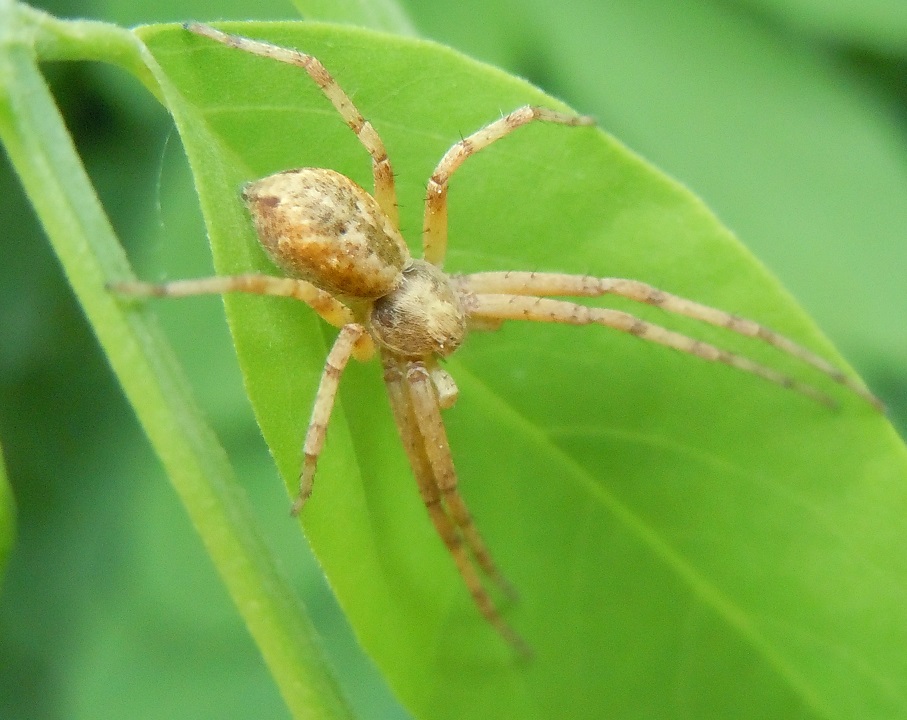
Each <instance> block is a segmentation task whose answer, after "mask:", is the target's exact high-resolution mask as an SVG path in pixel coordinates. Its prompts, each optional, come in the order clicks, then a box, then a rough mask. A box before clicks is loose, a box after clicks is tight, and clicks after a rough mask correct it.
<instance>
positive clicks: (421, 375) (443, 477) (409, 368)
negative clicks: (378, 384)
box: [382, 352, 532, 657]
mask: <svg viewBox="0 0 907 720" xmlns="http://www.w3.org/2000/svg"><path fill="white" fill-rule="evenodd" d="M382 356H383V363H384V379H385V383H386V384H387V391H388V397H389V399H390V404H391V408H392V410H393V413H394V420H395V422H396V424H397V427H398V429H399V431H400V437H401V440H402V441H403V447H404V449H405V450H406V454H407V457H408V459H409V462H410V466H411V467H412V470H413V474H414V475H415V478H416V483H417V484H418V486H419V494H420V495H421V497H422V501H423V502H424V503H425V507H426V509H427V510H428V514H429V517H430V518H431V521H432V523H433V524H434V526H435V530H436V531H437V533H438V535H439V536H440V537H441V539H442V540H443V542H444V545H445V546H446V548H447V550H448V552H449V553H450V555H451V557H452V558H453V560H454V563H455V564H456V566H457V570H458V571H459V572H460V576H461V577H462V578H463V582H464V583H465V584H466V587H467V589H468V590H469V593H470V595H471V596H472V598H473V601H474V602H475V604H476V606H477V607H478V609H479V611H480V612H481V613H482V615H483V616H484V617H485V619H486V620H488V622H489V623H490V624H491V625H492V627H494V628H495V630H497V631H498V633H499V634H500V635H501V636H502V637H503V638H504V639H505V640H507V642H508V643H510V645H512V646H513V647H514V648H515V649H516V650H517V652H518V653H519V654H520V655H523V656H524V657H529V656H531V655H532V650H531V648H530V647H529V645H528V644H527V643H526V641H525V640H523V638H522V637H521V636H520V635H519V634H518V633H517V632H516V631H515V630H514V629H513V628H512V627H511V626H510V625H509V624H508V623H507V622H506V621H505V620H504V619H503V617H501V614H500V612H499V611H498V609H497V607H496V606H495V604H494V602H493V601H492V599H491V597H490V596H489V595H488V593H487V592H486V590H485V587H484V586H483V584H482V581H481V578H480V577H479V575H478V573H477V572H476V568H475V567H474V566H473V564H472V562H471V560H470V557H469V553H472V556H473V558H474V559H475V561H476V563H477V564H478V565H479V566H480V567H481V568H482V570H483V571H485V573H486V574H487V575H488V576H489V577H490V578H491V579H492V580H493V581H495V582H496V583H497V584H498V585H499V586H500V587H501V588H502V589H503V590H504V591H505V592H506V593H507V594H508V595H510V596H511V597H513V596H514V595H515V593H514V591H513V589H512V587H511V586H510V584H509V583H508V582H507V581H506V579H505V578H504V577H503V575H502V574H501V572H500V571H499V570H498V568H497V566H496V565H495V564H494V561H493V560H492V559H491V556H490V554H489V553H488V550H487V548H486V546H485V543H484V541H483V540H482V538H481V536H480V535H479V533H478V531H477V530H476V528H475V525H474V523H473V520H472V516H471V514H470V513H469V510H468V509H467V508H466V504H465V502H464V501H463V498H462V496H461V495H460V493H459V491H458V490H457V479H456V473H455V470H454V467H453V460H452V458H451V455H450V447H449V445H448V443H447V434H446V432H445V430H444V424H443V420H442V419H441V412H440V406H439V404H438V395H437V390H436V388H435V387H434V383H433V382H432V377H431V374H430V371H429V369H428V368H426V365H425V363H423V362H421V361H405V360H402V359H400V358H397V357H395V356H393V355H392V354H390V353H387V352H385V353H382ZM467 549H468V552H467Z"/></svg>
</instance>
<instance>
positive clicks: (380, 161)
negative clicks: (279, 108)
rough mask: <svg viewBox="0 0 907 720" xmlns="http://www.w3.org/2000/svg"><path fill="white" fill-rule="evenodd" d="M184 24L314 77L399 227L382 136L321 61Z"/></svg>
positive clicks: (383, 206)
mask: <svg viewBox="0 0 907 720" xmlns="http://www.w3.org/2000/svg"><path fill="white" fill-rule="evenodd" d="M183 27H185V28H186V30H189V31H190V32H193V33H195V34H196V35H201V36H203V37H206V38H209V39H211V40H215V41H216V42H219V43H221V44H223V45H226V46H228V47H232V48H236V49H237V50H242V51H244V52H248V53H252V54H253V55H259V56H261V57H266V58H271V59H272V60H277V61H279V62H282V63H287V64H289V65H295V66H296V67H300V68H302V69H303V70H305V71H306V72H307V73H308V74H309V77H311V78H312V80H314V81H315V84H316V85H317V86H318V87H319V88H320V89H321V92H323V93H324V95H325V97H327V99H328V100H330V101H331V104H332V105H333V106H334V108H335V109H336V110H337V112H338V113H340V115H341V117H342V118H343V120H344V121H345V122H346V124H347V125H349V127H350V129H351V130H352V131H353V132H354V133H356V137H357V138H359V142H361V143H362V145H363V146H364V147H365V149H366V150H367V151H368V154H369V155H371V156H372V175H373V176H374V179H375V199H376V200H377V201H378V204H379V205H380V206H381V209H382V210H383V211H384V214H385V215H387V216H388V217H389V218H390V219H391V221H392V222H393V225H394V227H395V228H398V227H399V224H400V223H399V219H398V213H397V193H396V190H395V189H394V173H393V170H392V168H391V162H390V159H389V158H388V157H387V150H386V149H385V147H384V142H383V141H382V140H381V137H380V136H379V135H378V133H377V132H376V131H375V128H373V127H372V124H371V123H370V122H368V120H366V119H365V118H364V117H363V116H362V113H360V112H359V110H358V109H357V108H356V106H355V105H354V104H353V101H352V100H351V99H350V98H349V96H348V95H347V94H346V93H345V92H344V91H343V89H342V88H341V87H340V85H338V84H337V81H336V80H334V78H333V77H332V76H331V74H330V73H329V72H328V71H327V69H326V68H325V67H324V65H322V64H321V62H320V61H319V60H318V59H317V58H315V57H312V56H311V55H307V54H306V53H303V52H300V51H299V50H293V49H291V48H284V47H280V46H279V45H272V44H271V43H268V42H263V41H261V40H252V39H251V38H246V37H242V36H240V35H230V34H228V33H225V32H221V31H220V30H217V29H215V28H213V27H211V26H210V25H202V24H200V23H186V24H185V25H184V26H183Z"/></svg>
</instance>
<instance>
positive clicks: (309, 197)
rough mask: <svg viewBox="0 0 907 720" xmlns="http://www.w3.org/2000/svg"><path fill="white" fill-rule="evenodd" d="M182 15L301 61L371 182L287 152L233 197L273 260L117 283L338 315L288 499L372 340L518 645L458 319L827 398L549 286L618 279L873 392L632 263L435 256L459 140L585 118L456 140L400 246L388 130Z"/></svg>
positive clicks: (401, 413)
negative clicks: (455, 422) (514, 264)
mask: <svg viewBox="0 0 907 720" xmlns="http://www.w3.org/2000/svg"><path fill="white" fill-rule="evenodd" d="M186 29H187V30H189V31H191V32H193V33H195V34H197V35H201V36H203V37H205V38H208V39H210V40H213V41H216V42H219V43H222V44H224V45H227V46H229V47H232V48H236V49H238V50H243V51H246V52H249V53H252V54H255V55H260V56H264V57H268V58H271V59H273V60H277V61H280V62H284V63H288V64H291V65H295V66H297V67H300V68H302V69H303V70H305V71H306V72H307V73H308V75H309V76H310V77H311V78H312V80H313V81H314V82H315V83H316V84H317V85H318V87H319V88H320V89H321V90H322V92H323V93H324V95H325V96H326V97H327V99H328V100H329V101H330V102H331V103H332V105H333V106H334V108H335V109H336V111H337V112H338V113H339V115H340V116H341V117H342V119H343V120H344V121H345V122H346V124H347V125H348V126H349V127H350V128H351V129H352V130H353V132H354V133H355V134H356V136H357V138H358V139H359V141H360V142H361V144H362V145H363V146H364V148H365V149H366V151H367V152H368V154H369V156H370V157H371V159H372V171H373V178H374V191H373V194H371V195H370V194H369V193H368V192H366V191H365V190H364V189H363V188H361V187H359V186H358V185H356V184H355V183H353V182H352V181H351V180H349V179H348V178H346V177H345V176H343V175H341V174H339V173H337V172H335V171H333V170H328V169H318V168H298V169H293V170H287V171H284V172H279V173H277V174H275V175H271V176H269V177H266V178H264V179H261V180H258V181H255V182H252V183H249V184H248V185H246V186H245V188H244V190H243V198H244V200H245V202H246V205H247V206H248V208H249V212H250V214H251V216H252V220H253V222H254V225H255V227H256V230H257V233H258V236H259V239H260V241H261V244H262V245H263V247H264V249H265V250H266V251H267V253H268V255H269V256H270V257H271V259H272V260H273V261H274V262H275V264H276V265H277V266H278V267H280V268H281V269H282V271H283V273H284V275H283V276H281V277H278V276H272V275H262V274H254V275H252V274H250V275H238V276H229V277H211V278H203V279H197V280H182V281H174V282H169V283H165V284H149V283H143V282H124V283H118V284H116V285H114V286H113V289H114V290H115V291H116V292H118V293H120V294H122V295H139V296H159V297H185V296H190V295H198V294H222V293H232V292H242V293H253V294H260V295H274V296H282V297H289V298H294V299H296V300H299V301H302V302H304V303H306V304H307V305H309V306H310V307H311V308H312V309H313V310H314V311H315V312H316V313H317V314H318V315H320V316H321V317H322V318H323V319H324V320H325V321H327V322H328V323H330V324H331V325H334V326H336V327H337V328H339V333H338V335H337V338H336V340H335V342H334V345H333V347H332V348H331V350H330V352H329V353H328V357H327V360H326V363H325V366H324V371H323V374H322V378H321V382H320V385H319V388H318V391H317V394H316V397H315V402H314V408H313V410H312V416H311V420H310V423H309V426H308V430H307V432H306V436H305V440H304V446H303V455H304V459H303V461H302V469H301V471H300V476H299V492H298V495H297V497H296V499H295V501H294V503H293V506H292V512H293V514H297V513H299V512H300V511H301V510H302V509H303V506H304V504H305V502H306V500H307V499H308V498H309V496H310V494H311V492H312V485H313V479H314V475H315V468H316V464H317V461H318V457H319V454H320V452H321V449H322V447H323V445H324V441H325V437H326V432H327V426H328V420H329V418H330V414H331V411H332V408H333V405H334V401H335V397H336V393H337V390H338V386H339V383H340V379H341V375H342V374H343V371H344V368H345V367H346V366H347V363H348V361H349V360H350V358H351V357H355V358H356V359H357V360H363V361H364V360H368V359H369V358H371V357H373V356H374V355H375V354H377V355H378V356H379V357H380V359H381V362H382V364H383V368H384V380H385V384H386V386H387V392H388V397H389V400H390V405H391V409H392V411H393V416H394V419H395V422H396V425H397V427H398V430H399V434H400V437H401V440H402V443H403V446H404V450H405V452H406V455H407V457H408V459H409V462H410V465H411V468H412V471H413V474H414V476H415V479H416V483H417V486H418V490H419V493H420V495H421V497H422V500H423V502H424V504H425V506H426V508H427V511H428V514H429V517H430V519H431V521H432V523H433V524H434V527H435V529H436V530H437V532H438V534H439V535H440V537H441V539H442V541H443V543H444V544H445V546H446V547H447V549H448V551H449V553H450V555H451V556H452V559H453V561H454V563H455V565H456V567H457V569H458V571H459V573H460V575H461V576H462V579H463V581H464V583H465V585H466V587H467V588H468V590H469V592H470V594H471V596H472V598H473V600H474V602H475V604H476V606H477V608H478V610H479V611H480V612H481V614H482V615H483V616H484V617H485V618H486V619H487V620H488V622H489V623H490V624H491V625H492V626H493V627H494V628H495V629H496V630H497V631H498V633H500V635H501V636H502V637H503V638H504V639H505V640H506V641H507V642H509V643H510V644H511V645H512V646H513V647H514V648H515V649H516V650H517V651H518V652H519V653H521V654H524V655H526V654H529V652H530V650H529V647H528V645H527V644H526V643H525V641H524V640H523V639H522V638H521V637H520V635H519V634H517V632H516V631H515V630H514V629H513V628H512V627H511V626H510V625H509V624H508V623H507V622H506V621H505V620H504V619H503V617H502V615H501V613H500V612H499V610H498V607H497V606H496V604H495V603H494V602H493V601H492V599H491V596H490V594H489V592H488V591H487V590H486V588H485V585H484V584H483V579H482V576H481V575H482V574H484V575H485V576H486V577H487V578H488V579H489V580H490V581H491V582H492V583H494V584H495V585H497V586H499V587H500V588H501V589H502V590H503V591H504V592H505V593H506V594H508V595H512V594H513V591H512V589H511V587H510V585H509V584H508V583H507V581H506V580H505V578H504V576H503V575H502V573H501V571H500V570H499V569H498V567H497V565H496V564H495V562H494V561H493V559H492V557H491V555H490V553H489V551H488V549H487V547H486V545H485V542H484V541H483V539H482V537H481V535H480V534H479V532H478V530H477V528H476V526H475V524H474V522H473V519H472V516H471V514H470V512H469V510H468V508H467V506H466V503H465V502H464V500H463V498H462V496H461V495H460V493H459V491H458V487H457V475H456V471H455V468H454V465H453V461H452V458H451V452H450V448H449V445H448V440H447V435H446V432H445V428H444V424H443V421H442V418H441V410H442V409H444V408H448V407H450V406H451V405H453V403H454V402H455V401H456V398H457V388H456V384H455V382H454V380H453V378H452V377H451V376H450V375H449V374H447V373H446V372H445V371H444V370H443V369H442V368H441V367H440V365H439V360H441V359H443V358H445V357H447V356H449V355H450V354H451V353H453V352H454V351H455V350H456V349H457V348H458V347H459V345H460V344H461V343H462V341H463V339H464V338H465V336H466V334H467V332H468V331H469V330H470V329H492V328H496V327H497V326H499V325H500V324H501V323H503V322H504V321H505V320H529V321H536V322H554V323H566V324H574V325H586V324H599V325H603V326H606V327H610V328H614V329H616V330H619V331H621V332H625V333H629V334H632V335H635V336H637V337H639V338H641V339H644V340H648V341H651V342H654V343H658V344H661V345H665V346H668V347H671V348H674V349H676V350H678V351H680V352H683V353H687V354H689V355H693V356H695V357H698V358H701V359H703V360H707V361H711V362H718V363H723V364H726V365H729V366H731V367H733V368H736V369H738V370H741V371H743V372H747V373H751V374H753V375H756V376H758V377H761V378H763V379H765V380H768V381H770V382H772V383H775V384H777V385H781V386H783V387H786V388H789V389H791V390H794V391H796V392H799V393H801V394H804V395H806V396H808V397H810V398H812V399H813V400H816V401H818V402H820V403H823V404H826V405H833V404H834V401H833V400H832V399H831V398H830V397H829V396H828V395H827V394H825V393H824V392H822V391H821V390H819V389H817V388H815V387H813V386H812V385H810V384H807V383H804V382H800V381H797V380H794V379H793V378H790V377H788V376H787V375H784V374H782V373H780V372H778V371H776V370H774V369H772V368H770V367H768V366H765V365H762V364H759V363H756V362H754V361H752V360H749V359H747V358H745V357H743V356H740V355H737V354H734V353H731V352H728V351H725V350H721V349H719V348H717V347H715V346H712V345H709V344H706V343H703V342H700V341H697V340H694V339H692V338H690V337H687V336H685V335H681V334H679V333H677V332H673V331H671V330H668V329H665V328H663V327H661V326H659V325H655V324H653V323H651V322H647V321H643V320H641V319H639V318H637V317H635V316H633V315H631V314H629V313H626V312H622V311H617V310H612V309H606V308H594V307H587V306H584V305H578V304H575V303H571V302H567V301H564V300H560V299H555V298H557V297H558V296H579V297H595V296H602V295H615V296H620V297H623V298H627V299H629V300H633V301H637V302H639V303H643V304H648V305H652V306H656V307H658V308H660V309H661V310H663V311H665V312H668V313H674V314H679V315H685V316H687V317H690V318H693V319H695V320H699V321H702V322H705V323H709V324H712V325H717V326H720V327H723V328H726V329H727V330H729V331H732V332H735V333H738V334H740V335H745V336H750V337H753V338H757V339H759V340H762V341H764V342H765V343H768V344H770V345H773V346H775V347H777V348H778V349H779V350H781V351H783V352H785V353H787V354H789V355H791V356H793V357H795V358H797V359H799V360H801V361H803V362H804V363H806V364H808V365H811V366H813V367H814V368H815V369H816V370H818V371H819V372H821V373H824V374H825V375H827V376H829V377H830V378H831V379H832V380H834V381H836V382H838V383H840V384H841V385H843V386H844V387H846V388H848V389H849V390H851V391H853V392H855V393H857V394H858V395H860V396H862V397H863V398H865V399H866V400H868V401H869V402H871V403H872V404H874V405H876V406H879V403H878V401H877V400H876V399H875V397H874V396H873V395H871V394H870V393H869V392H868V391H867V390H866V389H865V388H864V387H862V386H861V385H859V384H858V383H857V382H855V381H854V380H852V379H851V378H850V377H849V376H847V375H845V374H844V373H843V372H841V371H840V370H838V369H837V368H835V367H833V366H832V365H830V364H829V363H828V362H826V361H825V360H823V359H822V358H820V357H818V356H816V355H814V354H813V353H811V352H810V351H808V350H806V349H805V348H802V347H800V346H799V345H797V344H795V343H794V342H793V341H791V340H789V339H787V338H785V337H782V336H780V335H778V334H776V333H774V332H772V331H771V330H769V329H767V328H765V327H763V326H761V325H759V324H757V323H755V322H753V321H750V320H746V319H743V318H739V317H737V316H734V315H731V314H728V313H725V312H723V311H721V310H717V309H715V308H711V307H708V306H705V305H702V304H699V303H696V302H694V301H692V300H687V299H684V298H680V297H678V296H675V295H671V294H670V293H667V292H665V291H662V290H659V289H656V288H654V287H652V286H650V285H647V284H644V283H642V282H638V281H635V280H629V279H620V278H597V277H590V276H577V275H564V274H558V273H528V272H487V273H475V274H470V275H462V276H451V275H448V274H446V273H445V272H444V271H443V270H442V263H443V260H444V256H445V252H446V245H447V191H448V184H449V181H450V179H451V177H452V175H453V174H454V173H455V172H456V170H457V169H458V168H459V167H460V166H461V165H462V164H463V162H464V161H465V160H466V159H467V158H468V157H469V156H470V155H473V154H475V153H477V152H479V151H481V150H482V149H484V148H486V147H488V146H489V145H491V144H493V143H495V142H496V141H498V140H500V139H502V138H504V137H505V136H507V135H509V134H510V133H511V132H513V131H515V130H517V129H518V128H520V127H522V126H524V125H527V124H530V123H533V122H547V123H554V124H560V125H564V126H568V127H584V126H590V125H592V124H593V122H592V120H591V119H590V118H587V117H582V116H576V115H572V114H567V113H563V112H558V111H554V110H549V109H546V108H542V107H532V106H525V107H521V108H518V109H517V110H515V111H513V112H511V113H510V114H508V115H506V116H504V117H502V118H500V119H498V120H496V121H494V122H492V123H490V124H489V125H487V126H485V127H484V128H481V129H479V130H478V131H476V132H474V133H473V134H472V135H469V136H468V137H466V138H464V139H462V140H460V141H459V142H457V143H455V144H454V145H453V146H452V147H451V148H450V149H449V150H448V151H447V152H446V153H445V154H444V156H443V157H442V158H441V160H440V162H439V163H438V165H437V167H436V168H435V170H434V172H433V173H432V175H431V177H430V179H429V181H428V188H427V199H426V204H425V219H424V226H423V247H424V257H423V259H414V258H412V257H411V256H410V254H409V251H408V249H407V246H406V244H405V242H404V240H403V238H402V236H401V234H400V231H399V226H398V218H397V200H396V191H395V185H394V175H393V172H392V169H391V163H390V160H389V158H388V156H387V153H386V151H385V147H384V144H383V142H382V140H381V138H380V137H379V136H378V134H377V132H376V131H375V130H374V128H373V127H372V126H371V124H370V123H369V122H367V121H366V120H365V119H364V118H363V116H362V115H361V114H360V112H359V111H358V109H357V108H356V107H355V105H354V104H353V102H352V101H351V100H350V98H349V97H348V96H347V95H346V93H345V92H344V91H343V90H342V89H341V88H340V86H339V85H338V84H337V83H336V82H335V81H334V80H333V78H332V77H331V75H330V74H329V73H328V71H327V70H326V69H325V68H324V66H323V65H322V64H321V63H320V62H319V61H318V60H317V59H316V58H314V57H312V56H310V55H306V54H304V53H301V52H298V51H296V50H291V49H286V48H281V47H277V46H274V45H270V44H268V43H264V42H260V41H255V40H250V39H247V38H243V37H239V36H234V35H228V34H225V33H223V32H221V31H219V30H216V29H214V28H211V27H208V26H205V25H197V24H190V25H187V26H186Z"/></svg>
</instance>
